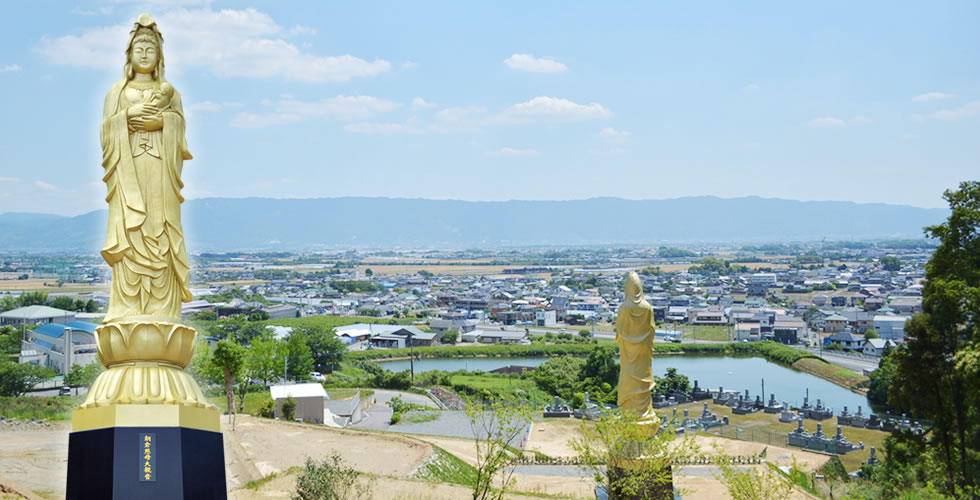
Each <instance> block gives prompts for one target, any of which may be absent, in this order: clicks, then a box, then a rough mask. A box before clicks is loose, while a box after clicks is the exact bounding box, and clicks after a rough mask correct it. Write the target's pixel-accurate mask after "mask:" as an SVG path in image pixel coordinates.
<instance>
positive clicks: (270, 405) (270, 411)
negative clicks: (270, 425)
mask: <svg viewBox="0 0 980 500" xmlns="http://www.w3.org/2000/svg"><path fill="white" fill-rule="evenodd" d="M259 416H260V417H263V418H276V402H275V401H273V400H271V399H270V400H268V401H266V402H265V404H264V405H262V407H261V408H259Z"/></svg>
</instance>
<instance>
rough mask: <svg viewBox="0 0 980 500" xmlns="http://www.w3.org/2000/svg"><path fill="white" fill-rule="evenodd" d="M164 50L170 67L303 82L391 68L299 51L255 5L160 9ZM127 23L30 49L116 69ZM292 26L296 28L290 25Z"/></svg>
mask: <svg viewBox="0 0 980 500" xmlns="http://www.w3.org/2000/svg"><path fill="white" fill-rule="evenodd" d="M157 24H158V25H159V26H160V29H161V31H162V32H163V36H164V40H166V43H165V44H164V53H165V54H166V56H167V63H168V66H169V67H170V68H176V69H177V70H178V71H190V70H193V69H202V70H204V71H207V72H210V73H212V74H214V75H217V76H220V77H246V78H283V79H286V80H294V81H300V82H307V83H327V82H345V81H348V80H350V79H351V78H357V77H368V76H375V75H378V74H380V73H384V72H386V71H389V70H390V69H391V63H389V62H388V61H385V60H383V59H375V60H374V61H366V60H364V59H361V58H358V57H354V56H352V55H349V54H346V55H338V56H322V55H317V54H312V53H309V52H304V51H303V50H301V49H300V48H299V47H297V46H296V45H294V44H292V43H290V42H287V41H286V40H284V39H283V37H286V36H288V35H289V34H290V30H285V29H283V28H282V27H281V26H279V25H278V24H277V23H276V22H275V21H274V20H273V19H272V18H271V17H270V16H269V15H268V14H266V13H264V12H260V11H258V10H256V9H252V8H249V9H244V10H232V9H223V10H213V9H211V8H210V7H203V8H198V9H186V8H178V9H174V10H170V11H167V12H164V13H162V14H161V15H160V16H159V17H158V18H157ZM131 28H132V24H131V23H125V24H123V25H117V26H109V27H100V28H91V29H88V30H86V31H84V32H83V33H81V34H80V35H65V36H61V37H56V38H50V37H42V38H41V41H40V43H39V44H38V45H37V47H35V51H37V52H38V53H39V54H41V55H42V56H44V57H45V58H46V59H48V60H49V61H51V62H52V63H54V64H59V65H64V66H76V67H85V68H97V69H111V68H116V69H121V68H122V66H123V63H124V61H123V58H122V54H123V50H124V49H125V45H126V41H127V40H128V35H129V30H130V29H131ZM294 29H295V28H294Z"/></svg>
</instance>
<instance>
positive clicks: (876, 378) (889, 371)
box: [868, 353, 897, 411]
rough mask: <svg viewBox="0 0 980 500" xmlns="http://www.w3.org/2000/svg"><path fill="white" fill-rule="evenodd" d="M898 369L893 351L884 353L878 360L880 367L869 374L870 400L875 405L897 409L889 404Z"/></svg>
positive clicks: (891, 409) (890, 409) (889, 409)
mask: <svg viewBox="0 0 980 500" xmlns="http://www.w3.org/2000/svg"><path fill="white" fill-rule="evenodd" d="M896 369H897V364H896V362H895V359H894V358H893V357H892V356H891V353H889V354H884V355H882V356H881V359H879V360H878V368H876V369H875V370H874V371H873V372H871V373H870V374H869V375H868V378H869V379H870V380H869V381H868V402H870V403H871V404H872V405H874V406H875V407H877V408H884V409H886V410H888V411H893V410H895V408H893V407H892V406H891V405H889V404H888V391H889V389H890V388H891V386H892V381H893V379H894V378H895V370H896Z"/></svg>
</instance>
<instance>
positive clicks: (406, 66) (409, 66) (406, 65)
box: [398, 61, 418, 69]
mask: <svg viewBox="0 0 980 500" xmlns="http://www.w3.org/2000/svg"><path fill="white" fill-rule="evenodd" d="M416 66H418V64H416V63H415V62H414V61H405V62H403V63H401V64H399V65H398V67H400V68H401V69H412V68H414V67H416Z"/></svg>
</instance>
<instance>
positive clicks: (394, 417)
mask: <svg viewBox="0 0 980 500" xmlns="http://www.w3.org/2000/svg"><path fill="white" fill-rule="evenodd" d="M401 421H402V414H401V412H397V411H396V412H394V413H392V414H391V422H390V423H391V425H395V424H397V423H398V422H401Z"/></svg>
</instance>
